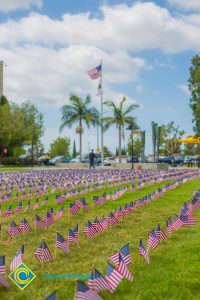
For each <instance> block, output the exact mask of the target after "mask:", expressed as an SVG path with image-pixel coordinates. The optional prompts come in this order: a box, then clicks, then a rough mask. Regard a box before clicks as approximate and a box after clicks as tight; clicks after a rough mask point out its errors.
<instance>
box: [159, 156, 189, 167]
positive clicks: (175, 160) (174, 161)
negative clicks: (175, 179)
mask: <svg viewBox="0 0 200 300" xmlns="http://www.w3.org/2000/svg"><path fill="white" fill-rule="evenodd" d="M156 161H157V162H158V163H166V164H170V165H182V164H183V162H184V158H183V156H172V155H170V156H166V157H159V158H158V159H157V160H156Z"/></svg>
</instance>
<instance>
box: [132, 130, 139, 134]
mask: <svg viewBox="0 0 200 300" xmlns="http://www.w3.org/2000/svg"><path fill="white" fill-rule="evenodd" d="M140 133H141V132H140V131H132V134H140Z"/></svg>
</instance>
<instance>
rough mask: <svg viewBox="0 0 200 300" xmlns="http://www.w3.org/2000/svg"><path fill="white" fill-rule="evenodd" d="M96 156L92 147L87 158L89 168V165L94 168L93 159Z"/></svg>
mask: <svg viewBox="0 0 200 300" xmlns="http://www.w3.org/2000/svg"><path fill="white" fill-rule="evenodd" d="M95 158H97V157H96V155H95V153H94V152H93V149H92V150H91V152H90V154H89V160H90V169H91V167H93V168H94V169H95V166H94V159H95Z"/></svg>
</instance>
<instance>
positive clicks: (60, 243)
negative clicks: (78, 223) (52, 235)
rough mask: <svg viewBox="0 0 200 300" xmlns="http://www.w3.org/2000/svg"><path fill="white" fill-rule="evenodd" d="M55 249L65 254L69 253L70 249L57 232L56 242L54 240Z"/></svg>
mask: <svg viewBox="0 0 200 300" xmlns="http://www.w3.org/2000/svg"><path fill="white" fill-rule="evenodd" d="M55 247H56V248H59V249H61V250H63V251H64V252H65V253H67V254H68V253H69V252H70V249H69V247H68V245H67V243H66V241H65V239H64V238H63V237H62V235H61V234H60V233H58V232H57V240H56V244H55Z"/></svg>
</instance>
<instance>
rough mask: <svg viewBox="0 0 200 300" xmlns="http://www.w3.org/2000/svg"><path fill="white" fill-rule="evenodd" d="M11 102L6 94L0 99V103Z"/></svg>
mask: <svg viewBox="0 0 200 300" xmlns="http://www.w3.org/2000/svg"><path fill="white" fill-rule="evenodd" d="M4 104H9V102H8V99H7V98H6V96H4V95H2V96H1V99H0V105H4Z"/></svg>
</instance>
